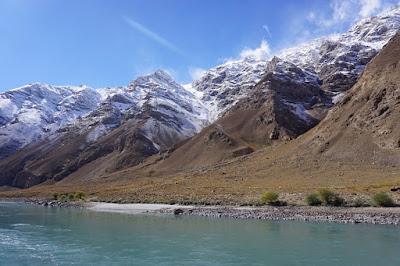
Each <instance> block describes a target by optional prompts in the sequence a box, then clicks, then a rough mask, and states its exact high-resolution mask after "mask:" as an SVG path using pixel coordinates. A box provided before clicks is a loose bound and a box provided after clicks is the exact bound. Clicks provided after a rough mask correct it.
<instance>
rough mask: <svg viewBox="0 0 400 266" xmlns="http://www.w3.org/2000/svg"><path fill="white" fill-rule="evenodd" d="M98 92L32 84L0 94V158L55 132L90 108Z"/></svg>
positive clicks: (87, 89)
mask: <svg viewBox="0 0 400 266" xmlns="http://www.w3.org/2000/svg"><path fill="white" fill-rule="evenodd" d="M100 101H101V95H100V94H99V93H98V92H96V91H95V90H94V89H91V88H89V87H85V86H81V87H67V86H63V87H62V86H50V85H47V84H32V85H27V86H24V87H21V88H17V89H14V90H10V91H7V92H4V93H1V94H0V159H3V158H5V157H7V156H9V155H11V154H13V153H14V152H15V151H17V150H18V149H20V148H23V147H24V146H25V145H27V144H30V143H32V142H35V141H39V140H41V139H43V138H45V137H47V136H50V135H52V134H54V133H55V132H56V131H57V130H58V129H59V128H60V127H63V126H66V125H67V124H68V123H71V122H73V121H74V120H76V119H78V118H79V117H82V116H85V115H86V114H88V113H89V112H91V111H93V110H94V109H95V108H96V107H97V106H98V104H99V103H100Z"/></svg>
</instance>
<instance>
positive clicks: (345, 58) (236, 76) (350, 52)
mask: <svg viewBox="0 0 400 266" xmlns="http://www.w3.org/2000/svg"><path fill="white" fill-rule="evenodd" d="M399 29H400V8H393V9H391V10H389V11H385V12H383V13H382V14H380V15H378V16H374V17H371V18H367V19H364V20H362V21H360V22H358V23H356V24H355V25H354V26H353V27H351V28H350V30H349V31H347V32H345V33H343V34H338V35H332V36H327V37H323V38H320V39H317V40H313V41H311V42H307V43H304V44H301V45H298V46H296V47H293V48H290V49H285V50H283V51H281V52H279V53H278V54H277V55H276V56H277V57H278V58H280V59H282V61H284V62H287V63H288V64H289V65H290V64H294V65H295V66H296V67H298V68H300V69H301V70H302V71H304V72H307V73H310V74H312V75H315V76H317V77H318V78H319V79H320V83H321V89H323V90H325V91H328V92H330V96H331V98H332V101H333V102H336V101H337V99H338V98H340V97H343V93H342V92H343V91H346V90H348V89H350V88H351V87H352V85H354V83H355V82H356V80H357V78H358V77H359V76H360V74H361V73H362V71H363V70H364V68H365V66H366V64H367V63H368V62H369V61H370V60H371V59H372V58H373V57H374V56H375V55H376V54H377V52H378V51H379V50H380V49H381V48H382V46H383V45H384V44H386V43H387V42H388V41H389V40H390V38H391V37H393V36H394V35H395V33H396V32H397V31H398V30H399ZM267 63H268V62H267V61H265V60H256V59H254V58H245V59H243V60H236V61H228V62H227V63H225V64H222V65H220V66H217V67H215V68H212V69H210V70H208V71H206V72H205V74H204V75H203V76H202V77H201V78H200V79H198V80H195V81H194V82H193V84H192V88H193V89H194V90H195V91H198V92H199V94H200V98H201V100H202V102H203V103H204V104H205V105H206V106H207V108H208V109H209V112H210V121H211V122H214V121H215V120H217V119H218V118H220V117H221V116H223V115H224V114H225V113H226V111H227V110H229V108H231V107H232V106H234V105H235V104H236V103H237V102H238V101H239V100H240V99H242V98H244V97H247V96H248V95H249V94H250V93H251V91H252V88H253V87H254V85H256V84H257V83H258V82H259V81H260V80H261V78H262V76H263V75H264V74H265V71H266V67H267ZM288 67H289V66H288Z"/></svg>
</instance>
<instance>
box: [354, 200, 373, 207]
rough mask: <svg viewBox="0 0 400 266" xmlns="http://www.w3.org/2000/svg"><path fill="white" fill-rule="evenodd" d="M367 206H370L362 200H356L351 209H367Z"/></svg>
mask: <svg viewBox="0 0 400 266" xmlns="http://www.w3.org/2000/svg"><path fill="white" fill-rule="evenodd" d="M368 206H370V205H369V203H368V202H367V201H366V200H364V199H362V198H357V199H356V200H355V201H354V202H353V207H368Z"/></svg>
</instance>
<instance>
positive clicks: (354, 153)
mask: <svg viewBox="0 0 400 266" xmlns="http://www.w3.org/2000/svg"><path fill="white" fill-rule="evenodd" d="M304 143H305V145H304V147H308V146H310V145H311V146H312V147H313V150H314V152H315V153H317V154H318V153H321V154H323V155H324V156H327V157H328V158H332V159H340V160H350V161H360V162H365V163H371V164H384V165H385V164H387V165H400V33H398V34H397V35H396V36H395V37H394V38H393V39H392V40H391V41H390V42H389V43H388V44H387V45H386V46H385V47H384V49H383V50H382V51H381V52H380V53H379V54H378V56H376V57H375V58H374V59H373V60H372V61H371V62H370V63H369V64H368V66H367V68H366V70H365V71H364V73H363V75H362V76H361V77H360V79H359V81H358V82H357V83H356V84H355V85H354V86H353V88H352V89H351V91H350V92H349V93H348V94H347V95H346V97H345V98H344V99H343V100H342V101H341V102H340V103H339V104H338V105H337V106H336V107H335V108H334V109H333V110H331V111H330V113H329V114H328V116H327V117H326V118H325V119H324V120H323V121H322V122H321V123H320V124H319V125H318V126H317V127H315V128H314V129H313V130H311V131H310V132H308V133H307V134H306V135H305V136H304ZM304 147H303V148H304Z"/></svg>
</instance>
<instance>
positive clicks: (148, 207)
mask: <svg viewBox="0 0 400 266" xmlns="http://www.w3.org/2000/svg"><path fill="white" fill-rule="evenodd" d="M9 200H10V199H9ZM12 201H14V200H12ZM15 201H19V202H25V203H29V204H36V205H41V206H44V207H61V208H63V207H67V208H68V207H72V208H85V209H87V210H89V211H96V212H114V213H126V214H168V215H187V216H205V217H215V218H221V217H224V218H233V219H259V220H282V221H291V220H297V221H308V222H330V223H353V224H358V223H365V224H381V225H384V224H387V225H400V208H399V207H391V208H379V207H360V208H355V207H310V206H281V207H273V206H261V207H251V206H246V207H242V206H241V207H238V206H189V205H169V204H144V203H131V204H118V203H105V202H84V201H78V202H58V201H49V200H44V199H18V200H15Z"/></svg>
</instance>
